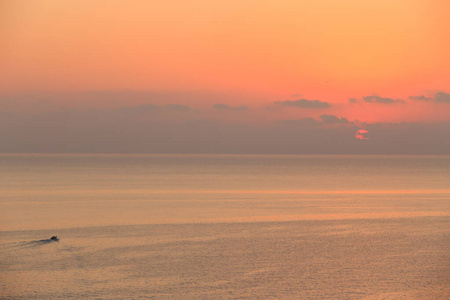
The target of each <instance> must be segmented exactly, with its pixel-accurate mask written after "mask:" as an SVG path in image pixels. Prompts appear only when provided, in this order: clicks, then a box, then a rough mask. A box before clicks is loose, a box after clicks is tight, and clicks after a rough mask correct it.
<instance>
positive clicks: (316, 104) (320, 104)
mask: <svg viewBox="0 0 450 300" xmlns="http://www.w3.org/2000/svg"><path fill="white" fill-rule="evenodd" d="M275 104H278V105H283V106H294V107H301V108H328V107H331V105H330V104H329V103H328V102H324V101H319V100H307V99H300V100H294V101H291V100H286V101H277V102H275Z"/></svg>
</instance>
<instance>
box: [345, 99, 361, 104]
mask: <svg viewBox="0 0 450 300" xmlns="http://www.w3.org/2000/svg"><path fill="white" fill-rule="evenodd" d="M348 102H349V103H359V102H360V101H359V99H356V98H349V99H348Z"/></svg>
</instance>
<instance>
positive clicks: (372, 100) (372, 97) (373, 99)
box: [363, 94, 404, 104]
mask: <svg viewBox="0 0 450 300" xmlns="http://www.w3.org/2000/svg"><path fill="white" fill-rule="evenodd" d="M363 100H364V101H366V102H369V103H383V104H391V103H397V102H404V101H403V100H400V99H393V98H387V97H380V96H378V95H376V94H373V95H370V96H366V97H363Z"/></svg>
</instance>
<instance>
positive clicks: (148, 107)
mask: <svg viewBox="0 0 450 300" xmlns="http://www.w3.org/2000/svg"><path fill="white" fill-rule="evenodd" d="M190 110H192V109H191V108H190V107H189V106H187V105H181V104H169V105H165V106H161V105H156V104H151V103H146V104H140V105H135V106H124V107H120V108H119V109H118V111H119V112H121V113H133V114H144V113H154V112H162V111H173V112H176V111H182V112H183V111H190Z"/></svg>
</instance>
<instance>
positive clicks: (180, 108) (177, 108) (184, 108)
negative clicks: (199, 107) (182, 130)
mask: <svg viewBox="0 0 450 300" xmlns="http://www.w3.org/2000/svg"><path fill="white" fill-rule="evenodd" d="M165 108H166V109H168V110H170V111H189V110H191V108H190V107H189V106H187V105H181V104H169V105H167V106H165Z"/></svg>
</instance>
